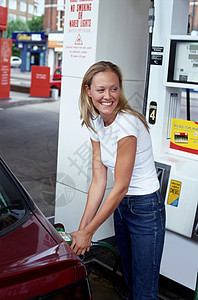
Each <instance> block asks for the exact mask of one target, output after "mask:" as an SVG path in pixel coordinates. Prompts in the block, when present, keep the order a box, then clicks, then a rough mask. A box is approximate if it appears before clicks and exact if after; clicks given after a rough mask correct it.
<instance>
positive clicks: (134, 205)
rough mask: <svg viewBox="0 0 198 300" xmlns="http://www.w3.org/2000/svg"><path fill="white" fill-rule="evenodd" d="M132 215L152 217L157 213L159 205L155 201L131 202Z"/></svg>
mask: <svg viewBox="0 0 198 300" xmlns="http://www.w3.org/2000/svg"><path fill="white" fill-rule="evenodd" d="M129 205H130V210H131V213H132V214H134V215H137V216H141V217H151V216H154V215H155V213H156V212H157V203H156V202H155V201H148V202H137V201H133V200H131V201H130V204H129Z"/></svg>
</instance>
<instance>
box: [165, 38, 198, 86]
mask: <svg viewBox="0 0 198 300" xmlns="http://www.w3.org/2000/svg"><path fill="white" fill-rule="evenodd" d="M168 81H169V82H180V83H190V84H197V85H198V40H197V41H186V40H172V41H171V44H170V58H169V69H168Z"/></svg>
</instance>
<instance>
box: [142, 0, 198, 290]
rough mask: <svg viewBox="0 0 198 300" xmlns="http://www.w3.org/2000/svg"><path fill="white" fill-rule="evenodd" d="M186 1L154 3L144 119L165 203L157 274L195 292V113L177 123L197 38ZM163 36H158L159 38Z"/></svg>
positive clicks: (195, 80)
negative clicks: (191, 28) (190, 26)
mask: <svg viewBox="0 0 198 300" xmlns="http://www.w3.org/2000/svg"><path fill="white" fill-rule="evenodd" d="M188 11H189V1H187V0H182V1H180V0H179V1H178V0H170V1H156V3H155V26H154V31H153V44H152V53H151V57H152V59H151V66H150V81H149V89H148V101H147V112H146V117H147V120H148V123H149V125H150V132H151V136H152V142H153V149H154V158H155V163H156V169H157V172H158V177H159V180H160V186H161V192H162V195H163V197H164V201H165V205H166V237H165V246H164V252H163V257H162V263H161V274H162V275H164V276H166V277H168V278H170V279H172V280H174V281H176V282H178V283H180V284H182V285H184V286H186V287H188V288H190V289H193V290H195V286H196V277H197V269H198V263H197V251H198V232H197V231H198V225H197V223H198V212H197V203H198V196H197V186H198V175H197V170H198V139H197V135H198V124H197V121H198V112H197V119H196V120H192V121H189V120H182V119H181V118H180V115H181V100H182V91H183V90H185V89H189V90H191V89H195V88H197V87H198V75H197V74H198V72H197V71H198V69H197V67H198V64H197V58H198V39H197V38H196V37H195V38H194V37H192V36H189V35H187V28H188ZM162 33H163V34H162Z"/></svg>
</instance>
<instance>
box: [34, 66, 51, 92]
mask: <svg viewBox="0 0 198 300" xmlns="http://www.w3.org/2000/svg"><path fill="white" fill-rule="evenodd" d="M49 82H50V68H49V67H41V66H32V77H31V87H30V96H32V97H50V83H49Z"/></svg>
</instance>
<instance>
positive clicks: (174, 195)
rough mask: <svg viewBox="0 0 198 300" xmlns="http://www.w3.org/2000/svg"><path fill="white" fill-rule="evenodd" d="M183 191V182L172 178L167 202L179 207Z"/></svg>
mask: <svg viewBox="0 0 198 300" xmlns="http://www.w3.org/2000/svg"><path fill="white" fill-rule="evenodd" d="M180 191H181V182H180V181H176V180H171V183H170V188H169V194H168V201H167V204H169V205H172V206H175V207H178V205H179V197H180Z"/></svg>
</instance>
